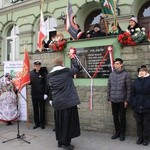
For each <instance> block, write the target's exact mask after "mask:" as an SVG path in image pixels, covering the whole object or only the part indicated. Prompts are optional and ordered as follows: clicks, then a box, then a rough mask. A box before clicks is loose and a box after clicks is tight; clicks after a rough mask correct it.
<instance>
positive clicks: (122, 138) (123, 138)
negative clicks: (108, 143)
mask: <svg viewBox="0 0 150 150" xmlns="http://www.w3.org/2000/svg"><path fill="white" fill-rule="evenodd" d="M124 140H125V134H123V133H121V134H120V141H124Z"/></svg>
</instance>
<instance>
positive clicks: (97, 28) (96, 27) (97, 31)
mask: <svg viewBox="0 0 150 150" xmlns="http://www.w3.org/2000/svg"><path fill="white" fill-rule="evenodd" d="M101 36H106V33H105V32H101V28H100V25H99V24H98V23H96V24H95V25H94V27H93V32H92V34H91V36H90V37H91V38H93V37H101Z"/></svg>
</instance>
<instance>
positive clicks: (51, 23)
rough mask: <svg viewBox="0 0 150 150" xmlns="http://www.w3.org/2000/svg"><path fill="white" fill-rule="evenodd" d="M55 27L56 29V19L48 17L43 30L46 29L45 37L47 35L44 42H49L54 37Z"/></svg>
mask: <svg viewBox="0 0 150 150" xmlns="http://www.w3.org/2000/svg"><path fill="white" fill-rule="evenodd" d="M55 27H57V22H56V19H55V18H50V17H48V18H47V19H46V20H45V28H46V35H47V39H46V40H47V41H48V40H50V41H51V40H52V39H51V38H52V37H53V36H55V35H56V28H55Z"/></svg>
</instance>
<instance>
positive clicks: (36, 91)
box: [30, 67, 48, 96]
mask: <svg viewBox="0 0 150 150" xmlns="http://www.w3.org/2000/svg"><path fill="white" fill-rule="evenodd" d="M47 74H48V71H47V68H46V67H41V69H40V71H39V72H36V71H35V70H32V71H30V80H31V82H30V84H31V95H32V96H41V95H44V94H47V84H46V76H47Z"/></svg>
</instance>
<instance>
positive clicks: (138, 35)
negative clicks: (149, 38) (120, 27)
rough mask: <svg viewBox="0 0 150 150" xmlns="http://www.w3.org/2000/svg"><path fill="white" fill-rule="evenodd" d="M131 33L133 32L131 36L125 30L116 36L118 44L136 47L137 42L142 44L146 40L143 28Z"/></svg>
mask: <svg viewBox="0 0 150 150" xmlns="http://www.w3.org/2000/svg"><path fill="white" fill-rule="evenodd" d="M131 32H134V34H133V35H131V33H130V32H129V31H128V30H127V31H125V32H124V33H123V34H120V35H119V36H118V41H119V43H120V44H121V45H122V46H124V45H131V46H133V45H136V44H137V43H139V42H142V41H144V40H145V38H146V33H145V28H141V29H140V28H136V29H135V30H134V29H132V30H131Z"/></svg>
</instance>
